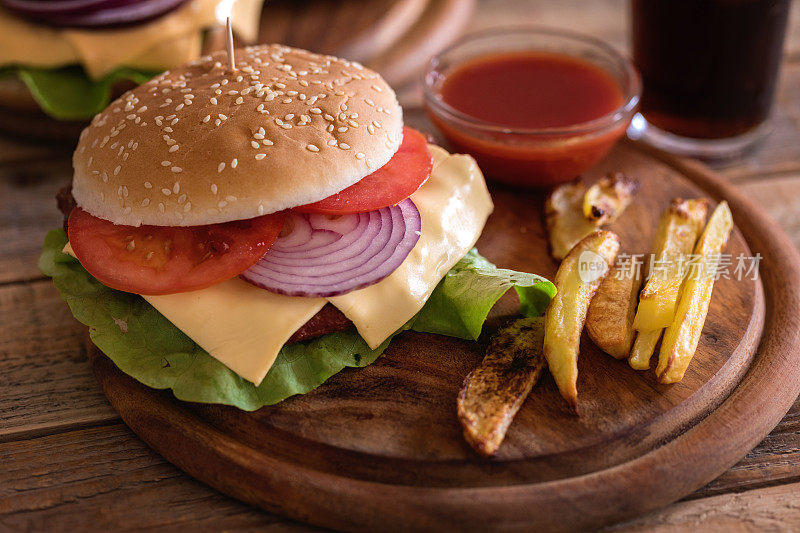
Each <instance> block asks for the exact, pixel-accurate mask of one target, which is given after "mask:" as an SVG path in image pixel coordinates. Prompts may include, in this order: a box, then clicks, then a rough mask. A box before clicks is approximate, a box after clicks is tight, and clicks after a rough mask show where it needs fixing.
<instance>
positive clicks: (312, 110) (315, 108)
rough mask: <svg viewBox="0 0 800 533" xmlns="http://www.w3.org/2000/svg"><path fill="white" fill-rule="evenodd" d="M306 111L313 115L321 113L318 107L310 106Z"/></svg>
mask: <svg viewBox="0 0 800 533" xmlns="http://www.w3.org/2000/svg"><path fill="white" fill-rule="evenodd" d="M308 112H309V113H311V114H313V115H320V114H322V109H320V108H318V107H312V108H311V109H309V110H308Z"/></svg>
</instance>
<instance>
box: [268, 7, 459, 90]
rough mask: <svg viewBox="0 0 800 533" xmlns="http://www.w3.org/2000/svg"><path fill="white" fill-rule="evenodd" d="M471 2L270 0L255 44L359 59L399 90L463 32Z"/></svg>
mask: <svg viewBox="0 0 800 533" xmlns="http://www.w3.org/2000/svg"><path fill="white" fill-rule="evenodd" d="M474 8H475V0H270V1H269V2H267V3H266V4H265V6H264V12H263V14H262V17H261V31H260V33H259V41H260V42H262V43H273V42H275V43H284V44H288V45H291V46H297V47H300V48H306V49H308V50H312V51H314V52H319V53H325V54H332V55H337V56H341V57H346V58H348V59H352V60H354V61H359V62H361V63H364V64H365V65H367V66H369V67H371V68H374V69H375V70H377V71H378V72H380V74H381V75H382V76H383V77H384V78H385V79H386V81H388V82H389V84H390V85H392V86H393V87H394V88H395V89H399V88H400V87H401V86H402V85H404V84H406V83H409V82H411V81H414V80H415V79H416V77H417V76H419V75H420V73H421V72H422V70H423V68H424V66H425V64H427V62H428V59H429V58H430V57H431V56H433V55H434V54H436V53H437V52H439V51H440V50H441V49H443V48H445V47H446V46H447V45H449V44H450V43H452V42H453V41H454V40H455V39H456V38H457V37H458V36H459V35H460V34H461V32H462V31H463V30H464V28H465V27H466V25H467V23H468V22H469V19H470V17H471V15H472V12H473V11H474Z"/></svg>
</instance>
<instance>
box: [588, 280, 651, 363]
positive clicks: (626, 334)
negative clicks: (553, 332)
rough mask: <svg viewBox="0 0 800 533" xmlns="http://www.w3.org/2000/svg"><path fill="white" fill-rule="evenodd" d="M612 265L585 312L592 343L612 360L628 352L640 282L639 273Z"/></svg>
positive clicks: (620, 357) (621, 357) (631, 342)
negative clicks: (621, 269)
mask: <svg viewBox="0 0 800 533" xmlns="http://www.w3.org/2000/svg"><path fill="white" fill-rule="evenodd" d="M634 274H635V273H633V272H630V273H628V272H624V271H620V270H618V267H617V266H614V267H613V268H612V270H611V272H610V273H609V274H608V275H607V276H606V279H604V280H603V283H601V284H600V287H599V288H598V289H597V293H595V295H594V298H592V301H591V302H590V303H589V310H588V311H587V313H586V325H585V327H586V331H587V333H588V334H589V338H590V339H592V342H594V343H595V345H596V346H597V347H598V348H600V349H601V350H603V351H604V352H606V353H607V354H608V355H610V356H611V357H613V358H615V359H625V358H626V357H628V354H629V353H630V351H631V345H633V338H634V335H635V333H636V332H635V331H634V330H633V317H634V315H635V314H636V302H637V301H638V298H639V289H640V288H641V285H642V279H641V277H640V276H637V275H634Z"/></svg>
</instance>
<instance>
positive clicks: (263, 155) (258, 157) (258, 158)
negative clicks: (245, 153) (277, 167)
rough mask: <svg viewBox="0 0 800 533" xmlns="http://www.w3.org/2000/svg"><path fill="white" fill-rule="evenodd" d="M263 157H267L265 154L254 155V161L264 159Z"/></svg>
mask: <svg viewBox="0 0 800 533" xmlns="http://www.w3.org/2000/svg"><path fill="white" fill-rule="evenodd" d="M265 157H267V154H264V153H260V154H256V159H257V160H259V161H260V160H262V159H264V158H265Z"/></svg>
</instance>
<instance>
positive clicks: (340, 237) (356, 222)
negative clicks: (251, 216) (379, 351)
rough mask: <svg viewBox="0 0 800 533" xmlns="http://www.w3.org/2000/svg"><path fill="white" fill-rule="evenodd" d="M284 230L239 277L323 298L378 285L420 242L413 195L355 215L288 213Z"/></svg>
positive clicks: (286, 291)
mask: <svg viewBox="0 0 800 533" xmlns="http://www.w3.org/2000/svg"><path fill="white" fill-rule="evenodd" d="M286 220H287V222H286V226H285V227H284V231H283V232H282V234H281V235H280V236H279V237H278V239H277V240H276V241H275V243H274V244H273V245H272V247H271V248H270V249H269V251H268V252H267V253H266V254H264V256H263V257H262V258H261V259H259V261H258V263H256V264H255V265H253V266H252V267H250V268H249V269H248V270H246V271H244V272H243V273H242V274H241V278H242V279H244V280H245V281H247V282H249V283H252V284H253V285H256V286H258V287H261V288H263V289H266V290H268V291H271V292H277V293H279V294H286V295H288V296H305V297H311V298H325V297H330V296H338V295H340V294H345V293H347V292H350V291H354V290H356V289H361V288H364V287H367V286H369V285H374V284H375V283H378V282H379V281H380V280H382V279H384V278H385V277H387V276H388V275H389V274H391V273H392V272H394V271H395V270H397V267H399V266H400V265H401V264H402V263H403V261H405V258H406V257H407V256H408V254H409V253H410V252H411V250H412V249H413V248H414V246H415V245H416V244H417V241H418V240H419V235H420V230H421V227H422V219H421V217H420V214H419V211H418V210H417V206H415V205H414V202H412V201H411V200H410V199H405V200H403V201H402V202H400V203H399V204H397V205H394V206H391V207H384V208H383V209H378V210H376V211H369V212H367V213H357V214H354V215H340V216H330V215H316V214H305V213H296V212H293V211H289V212H288V213H287V216H286Z"/></svg>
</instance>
